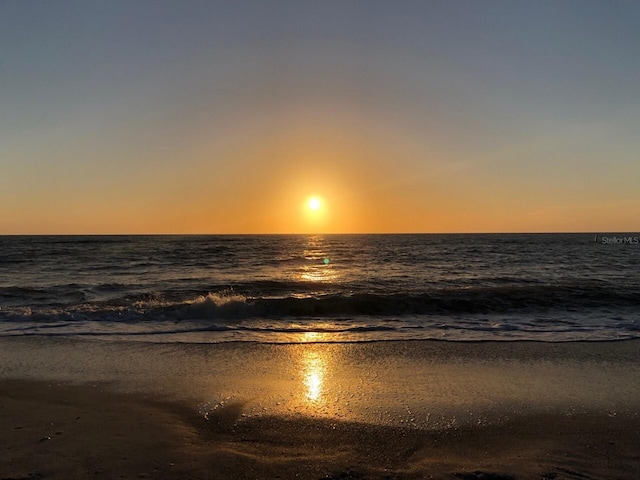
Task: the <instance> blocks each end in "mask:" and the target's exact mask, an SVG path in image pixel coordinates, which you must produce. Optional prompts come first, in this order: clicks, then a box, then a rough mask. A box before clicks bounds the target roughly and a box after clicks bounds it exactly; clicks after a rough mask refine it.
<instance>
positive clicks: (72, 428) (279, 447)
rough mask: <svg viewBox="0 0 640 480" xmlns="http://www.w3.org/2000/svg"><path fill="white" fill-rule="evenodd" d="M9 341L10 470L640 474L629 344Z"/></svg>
mask: <svg viewBox="0 0 640 480" xmlns="http://www.w3.org/2000/svg"><path fill="white" fill-rule="evenodd" d="M1 344H2V345H1V346H2V348H1V352H2V353H0V360H2V363H1V365H2V367H1V368H2V370H1V371H2V378H3V380H2V381H0V424H1V425H2V426H3V428H2V429H1V430H0V448H1V449H2V456H1V458H2V460H1V461H0V478H2V479H33V478H60V479H62V478H185V479H186V478H193V479H227V478H228V479H244V478H260V479H262V478H264V479H267V478H283V479H284V478H301V479H349V478H372V479H391V478H402V479H404V478H407V479H409V478H411V479H413V478H436V479H494V480H497V479H503V480H505V479H534V478H535V479H585V478H588V479H634V478H638V472H640V454H638V452H640V416H639V415H638V412H640V381H639V380H638V378H640V377H639V376H638V374H639V373H640V360H638V355H637V352H638V350H639V349H640V342H637V341H626V342H598V343H578V342H575V343H566V344H562V343H560V344H548V343H531V342H508V343H506V342H505V343H495V342H484V343H452V342H378V343H358V344H322V343H309V344H296V345H265V344H246V343H238V344H217V345H166V344H164V345H163V344H156V345H154V344H145V343H140V344H135V343H134V342H129V343H118V342H100V341H78V340H55V341H54V340H52V339H44V340H43V339H28V338H22V339H2V341H1Z"/></svg>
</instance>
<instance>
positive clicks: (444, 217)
mask: <svg viewBox="0 0 640 480" xmlns="http://www.w3.org/2000/svg"><path fill="white" fill-rule="evenodd" d="M639 128H640V2H637V1H600V2H593V1H588V0H576V1H571V0H554V1H540V0H536V1H528V0H527V1H516V0H508V1H507V0H505V1H489V0H487V1H478V0H473V1H455V0H446V1H415V2H409V1H401V0H394V1H388V0H384V1H373V0H363V1H348V0H345V1H327V0H323V1H301V0H292V1H277V0H272V1H238V2H233V1H224V2H216V1H189V0H186V1H185V0H180V1H178V0H176V1H162V0H153V1H142V0H133V1H131V0H126V1H117V0H108V1H91V0H78V1H62V0H59V1H47V0H43V1H35V0H3V1H1V2H0V234H14V233H19V234H36V233H298V232H536V231H638V230H640V134H639V133H640V130H639ZM310 195H318V196H320V197H322V198H323V200H324V207H323V209H321V211H320V212H317V213H313V212H310V211H308V210H307V209H305V207H304V202H305V200H306V199H307V198H308V197H309V196H310Z"/></svg>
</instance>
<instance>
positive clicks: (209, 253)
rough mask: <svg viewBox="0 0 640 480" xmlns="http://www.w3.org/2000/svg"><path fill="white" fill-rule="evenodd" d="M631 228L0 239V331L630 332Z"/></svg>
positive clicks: (349, 335)
mask: <svg viewBox="0 0 640 480" xmlns="http://www.w3.org/2000/svg"><path fill="white" fill-rule="evenodd" d="M638 243H639V242H638V236H637V234H633V233H630V234H620V233H617V234H598V235H596V234H593V233H592V234H577V233H574V234H416V235H413V234H405V235H238V236H232V235H211V236H209V235H186V236H174V235H161V236H3V237H0V336H1V337H13V336H41V337H55V336H58V337H76V338H77V337H83V338H92V339H103V340H118V341H145V342H158V343H220V342H231V341H232V342H261V343H298V342H366V341H384V340H423V339H437V340H445V341H447V340H448V341H485V340H501V341H516V340H534V341H545V342H566V341H589V340H622V339H630V338H637V337H640V268H639V267H640V245H639V244H638Z"/></svg>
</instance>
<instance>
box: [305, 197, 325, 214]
mask: <svg viewBox="0 0 640 480" xmlns="http://www.w3.org/2000/svg"><path fill="white" fill-rule="evenodd" d="M307 207H309V210H314V211H317V210H320V208H322V200H320V198H318V197H311V198H310V199H309V201H308V202H307Z"/></svg>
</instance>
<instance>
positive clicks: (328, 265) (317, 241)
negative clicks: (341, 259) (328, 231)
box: [299, 236, 338, 282]
mask: <svg viewBox="0 0 640 480" xmlns="http://www.w3.org/2000/svg"><path fill="white" fill-rule="evenodd" d="M303 256H304V258H305V259H306V260H308V261H309V264H307V265H304V266H303V267H302V268H301V269H300V273H299V278H300V279H301V280H306V281H309V282H333V281H335V280H336V279H337V278H338V274H337V272H336V270H335V268H334V266H333V264H332V260H331V254H330V252H329V248H328V245H327V243H326V241H325V239H324V237H322V236H312V237H309V238H308V239H307V243H306V245H305V248H304V252H303Z"/></svg>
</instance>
